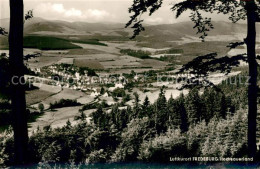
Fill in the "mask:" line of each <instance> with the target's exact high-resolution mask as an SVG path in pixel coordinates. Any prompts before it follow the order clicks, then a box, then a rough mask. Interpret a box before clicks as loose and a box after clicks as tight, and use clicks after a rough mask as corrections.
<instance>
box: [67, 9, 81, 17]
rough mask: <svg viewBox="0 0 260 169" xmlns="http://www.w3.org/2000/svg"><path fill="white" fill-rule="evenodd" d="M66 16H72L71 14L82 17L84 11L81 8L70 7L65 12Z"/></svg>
mask: <svg viewBox="0 0 260 169" xmlns="http://www.w3.org/2000/svg"><path fill="white" fill-rule="evenodd" d="M65 16H67V17H71V16H75V17H82V12H81V10H78V9H75V8H71V9H69V10H67V11H66V12H65Z"/></svg>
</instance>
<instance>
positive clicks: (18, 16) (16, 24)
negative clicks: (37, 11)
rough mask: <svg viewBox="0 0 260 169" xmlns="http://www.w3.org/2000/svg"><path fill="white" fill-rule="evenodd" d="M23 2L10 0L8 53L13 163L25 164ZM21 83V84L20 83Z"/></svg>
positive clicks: (25, 122) (25, 116) (26, 141)
mask: <svg viewBox="0 0 260 169" xmlns="http://www.w3.org/2000/svg"><path fill="white" fill-rule="evenodd" d="M23 22H24V13H23V0H10V31H9V51H10V58H9V60H10V66H11V69H12V82H11V102H12V103H11V105H12V117H13V130H14V153H15V163H16V164H24V163H25V162H26V156H28V154H27V153H26V152H27V143H28V129H27V114H26V103H25V88H24V84H23V82H24V63H23ZM21 82H22V83H21Z"/></svg>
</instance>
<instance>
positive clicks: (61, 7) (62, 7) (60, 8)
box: [51, 4, 65, 13]
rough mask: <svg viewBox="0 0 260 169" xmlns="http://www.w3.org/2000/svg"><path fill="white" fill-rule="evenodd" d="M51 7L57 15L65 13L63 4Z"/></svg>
mask: <svg viewBox="0 0 260 169" xmlns="http://www.w3.org/2000/svg"><path fill="white" fill-rule="evenodd" d="M51 7H52V10H53V11H57V12H59V13H63V12H65V9H64V6H63V4H53V5H52V6H51Z"/></svg>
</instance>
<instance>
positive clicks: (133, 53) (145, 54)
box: [120, 49, 151, 59]
mask: <svg viewBox="0 0 260 169" xmlns="http://www.w3.org/2000/svg"><path fill="white" fill-rule="evenodd" d="M120 53H122V54H127V55H129V56H133V57H136V58H139V59H149V58H151V57H150V55H151V53H150V52H148V51H142V50H132V49H121V50H120Z"/></svg>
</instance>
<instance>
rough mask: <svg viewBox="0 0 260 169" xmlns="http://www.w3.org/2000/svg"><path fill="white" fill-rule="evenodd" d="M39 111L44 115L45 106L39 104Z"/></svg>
mask: <svg viewBox="0 0 260 169" xmlns="http://www.w3.org/2000/svg"><path fill="white" fill-rule="evenodd" d="M38 109H39V110H40V112H41V113H42V112H43V110H44V105H43V104H42V103H39V104H38Z"/></svg>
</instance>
